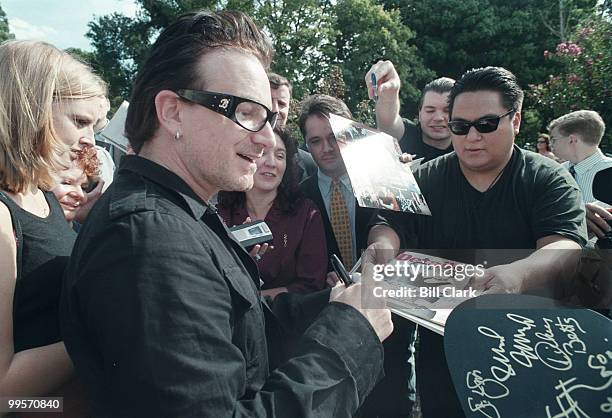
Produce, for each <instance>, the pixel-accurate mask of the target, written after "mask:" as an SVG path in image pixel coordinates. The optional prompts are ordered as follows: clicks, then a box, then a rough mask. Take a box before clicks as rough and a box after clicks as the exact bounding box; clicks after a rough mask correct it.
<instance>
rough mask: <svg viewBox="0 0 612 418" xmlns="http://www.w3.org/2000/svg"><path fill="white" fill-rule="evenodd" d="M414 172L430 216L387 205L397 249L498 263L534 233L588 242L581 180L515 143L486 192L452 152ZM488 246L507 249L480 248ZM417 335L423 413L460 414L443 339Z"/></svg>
mask: <svg viewBox="0 0 612 418" xmlns="http://www.w3.org/2000/svg"><path fill="white" fill-rule="evenodd" d="M414 174H415V178H416V180H417V182H418V184H419V186H420V188H421V191H422V193H423V195H424V196H425V200H426V201H427V204H428V205H429V208H430V210H431V213H432V216H424V215H415V214H395V213H391V212H387V213H386V214H385V215H384V217H382V216H380V217H379V223H384V222H388V223H389V224H390V226H391V227H393V228H394V229H395V231H396V232H397V233H398V235H400V238H401V241H402V243H401V246H402V248H409V249H421V250H423V251H422V252H424V253H430V254H434V255H439V256H442V257H445V258H449V259H454V260H459V261H463V262H469V263H474V264H476V263H482V262H483V259H484V260H488V261H489V262H492V261H493V263H492V264H502V263H508V262H511V261H514V260H516V259H519V258H524V257H525V256H527V255H529V253H530V252H532V251H531V250H533V249H535V248H536V242H537V240H538V239H540V238H543V237H545V236H548V235H561V236H563V237H565V238H568V239H571V240H573V241H576V242H578V243H579V244H580V245H584V244H585V243H586V226H585V212H584V208H583V207H582V205H581V197H580V190H579V189H578V185H577V184H576V182H575V181H574V179H573V178H572V177H571V176H570V174H569V173H568V172H567V170H565V169H563V167H561V166H560V165H559V164H557V163H556V162H554V161H553V160H551V159H549V158H547V157H543V156H541V155H539V154H536V153H533V152H530V151H524V150H521V149H520V148H518V147H517V146H515V147H514V151H513V154H512V157H511V159H510V161H509V162H508V164H507V166H506V167H505V169H504V171H503V173H502V174H501V176H500V177H499V180H498V181H497V182H496V183H495V184H494V185H493V186H492V187H491V188H490V189H489V190H487V191H486V192H480V191H478V190H476V189H474V188H473V187H472V186H471V185H470V184H469V182H468V181H467V179H466V178H465V176H464V175H463V172H462V171H461V168H460V167H459V160H458V158H457V154H456V153H455V152H452V153H450V154H447V155H445V156H443V157H440V158H437V159H435V160H433V161H430V162H428V163H427V164H424V165H421V166H420V167H419V168H418V169H417V170H416V172H415V173H414ZM490 249H505V251H481V250H490ZM508 249H512V250H529V249H531V250H529V251H508ZM474 250H476V251H474ZM495 259H497V260H495ZM489 265H491V264H489ZM419 338H420V347H419V356H418V358H419V361H418V362H417V375H418V376H419V379H418V386H419V394H420V399H421V407H422V410H423V415H424V416H436V417H437V416H440V417H442V416H444V417H447V416H448V417H451V416H452V417H462V416H464V415H463V411H462V410H461V406H460V404H459V400H458V399H457V397H456V395H455V391H454V389H453V385H452V383H451V377H450V375H449V373H448V367H447V365H446V359H445V356H444V350H443V343H442V338H441V337H440V336H439V335H437V334H434V333H433V332H431V331H429V330H426V329H422V330H419ZM440 399H443V400H444V402H440Z"/></svg>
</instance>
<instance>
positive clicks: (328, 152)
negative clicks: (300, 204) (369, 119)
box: [298, 94, 372, 270]
mask: <svg viewBox="0 0 612 418" xmlns="http://www.w3.org/2000/svg"><path fill="white" fill-rule="evenodd" d="M300 109H301V110H300V115H299V118H298V125H299V127H300V131H301V132H302V135H303V137H304V141H305V143H306V146H307V147H308V150H309V151H310V154H311V155H312V158H313V159H314V162H315V163H316V165H317V171H316V172H315V173H314V174H313V175H311V176H309V177H308V178H307V179H306V180H304V181H303V182H302V184H301V188H302V191H303V192H304V194H305V195H306V197H308V198H309V199H311V200H312V201H314V202H315V203H316V204H317V206H318V207H319V210H320V211H321V214H322V215H323V225H324V226H325V236H326V238H327V250H328V252H329V255H331V254H337V255H338V256H341V258H342V261H343V262H344V263H345V265H346V266H347V268H350V266H352V265H353V264H354V263H355V262H356V261H357V259H358V258H359V255H360V254H361V250H362V249H365V248H366V247H367V238H368V237H367V233H368V231H367V227H368V223H369V221H370V217H371V215H372V212H371V210H369V209H367V208H361V207H359V206H358V205H357V200H356V199H355V197H354V195H353V189H352V186H351V181H350V179H349V177H348V174H347V172H346V167H345V166H344V161H343V160H342V156H341V155H340V150H339V148H338V144H336V138H335V137H334V133H333V131H332V128H331V126H330V124H329V119H328V118H329V114H330V113H333V114H336V115H339V116H343V117H345V118H349V119H350V118H352V115H351V112H350V110H349V109H348V107H347V106H346V104H345V103H344V102H343V101H342V100H340V99H336V98H335V97H331V96H328V95H324V94H315V95H312V96H308V97H307V98H305V99H304V100H303V101H302V103H301V104H300ZM334 184H336V185H337V186H338V188H339V191H340V197H341V198H342V201H343V202H340V204H342V203H344V205H345V207H346V214H348V216H344V217H343V216H342V215H343V214H342V213H340V215H339V218H341V219H338V220H336V219H334V216H333V215H334V214H335V212H334V211H333V209H334V207H333V206H334V205H333V204H332V198H333V197H334V196H333V189H334ZM337 201H338V200H336V202H337ZM336 206H337V205H336ZM339 222H344V223H345V225H340V226H338V225H337V224H338V223H339ZM336 228H340V229H341V230H342V229H343V228H344V230H345V231H346V230H347V229H348V230H349V231H350V242H348V241H349V239H348V238H349V237H348V236H347V235H346V234H345V236H343V237H337V235H338V234H339V233H338V229H336ZM349 244H350V248H349ZM330 270H331V269H330Z"/></svg>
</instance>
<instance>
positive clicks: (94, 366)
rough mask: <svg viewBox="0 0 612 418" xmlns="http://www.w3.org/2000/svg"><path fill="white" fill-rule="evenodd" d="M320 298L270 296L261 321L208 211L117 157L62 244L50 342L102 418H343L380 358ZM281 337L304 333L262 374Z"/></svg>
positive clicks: (366, 330) (252, 271)
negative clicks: (107, 181) (57, 321)
mask: <svg viewBox="0 0 612 418" xmlns="http://www.w3.org/2000/svg"><path fill="white" fill-rule="evenodd" d="M328 298H329V291H322V292H317V293H312V294H310V295H308V296H302V295H292V294H283V295H280V296H278V297H277V298H276V299H275V303H274V306H273V308H274V311H272V310H271V309H270V308H269V306H268V305H267V304H266V303H262V302H261V300H260V297H259V276H258V274H257V267H256V265H255V262H254V261H253V260H252V259H251V258H250V256H249V255H248V254H247V253H246V252H245V251H244V250H243V249H242V247H241V246H240V244H239V243H238V242H237V241H235V240H233V239H232V238H231V237H230V235H229V233H228V231H227V228H226V227H225V225H224V224H223V223H222V221H221V219H220V218H219V216H218V214H217V213H216V211H215V210H214V209H213V208H212V207H210V206H209V205H207V204H206V203H204V202H203V201H201V200H200V199H199V198H198V196H197V195H196V194H195V193H194V192H193V191H192V190H191V189H190V188H189V187H188V186H187V185H186V184H185V183H184V182H183V180H181V179H180V178H179V177H178V176H176V175H175V174H174V173H172V172H170V171H168V170H166V169H165V168H163V167H161V166H160V165H157V164H155V163H153V162H151V161H149V160H146V159H144V158H141V157H137V156H127V157H126V158H125V160H124V162H123V163H122V167H121V169H120V170H119V174H118V176H117V177H116V179H115V181H114V182H113V184H112V185H111V186H110V188H109V189H108V190H107V191H106V193H105V194H104V195H103V196H102V197H101V199H100V200H99V201H98V202H97V204H96V206H95V207H94V209H93V210H92V212H91V213H90V214H89V217H88V219H87V222H86V223H85V225H84V226H83V229H82V230H81V232H80V235H79V238H78V239H77V242H76V244H75V248H74V251H73V254H72V257H71V260H70V264H69V267H68V269H67V272H66V276H65V280H64V293H63V296H62V304H61V308H62V310H61V315H62V331H63V334H64V341H65V343H66V347H67V349H68V352H69V353H70V356H71V358H72V359H73V361H74V363H75V366H76V370H77V373H78V375H79V377H80V379H81V381H82V382H83V383H84V385H85V386H86V389H87V390H88V391H89V393H90V395H91V396H92V398H93V400H94V404H95V407H96V409H97V412H98V414H99V415H102V416H119V415H121V416H151V417H153V416H163V417H181V416H197V417H215V418H216V417H229V416H249V417H253V416H279V417H291V416H315V415H316V416H347V417H348V416H350V414H352V413H353V412H354V411H355V410H356V409H357V406H358V404H359V402H361V401H362V400H363V398H364V397H365V395H366V394H367V393H368V392H369V391H370V390H371V388H372V386H373V385H374V384H375V382H376V379H377V377H378V376H379V374H380V370H381V365H382V347H381V344H380V342H379V341H378V338H377V336H376V334H375V333H374V331H373V330H372V328H371V326H370V325H369V323H368V322H367V321H366V320H365V318H364V317H363V316H362V315H361V314H359V313H357V312H356V311H355V310H354V309H353V308H351V307H349V306H348V305H344V304H339V303H331V304H328V303H327V300H328ZM264 317H265V320H264ZM315 318H316V319H315ZM307 327H308V329H307V330H306V328H307ZM290 330H291V331H295V332H303V331H305V330H306V331H305V332H304V334H303V335H302V338H301V340H300V341H299V342H298V343H297V344H296V349H295V352H294V353H293V354H292V356H291V357H290V358H289V359H282V361H283V364H282V366H281V367H279V368H278V369H276V370H272V371H271V369H272V368H273V367H274V365H272V366H269V365H270V364H271V363H270V360H269V358H268V354H269V352H271V351H273V349H276V347H277V344H282V343H283V341H281V340H279V339H277V340H274V341H273V340H270V338H271V336H272V331H274V335H275V336H277V337H278V336H283V335H285V334H284V332H287V333H288V332H289V331H290ZM266 331H268V333H266ZM272 360H273V363H272V364H276V362H274V360H275V359H274V358H273V359H272ZM284 360H286V361H284Z"/></svg>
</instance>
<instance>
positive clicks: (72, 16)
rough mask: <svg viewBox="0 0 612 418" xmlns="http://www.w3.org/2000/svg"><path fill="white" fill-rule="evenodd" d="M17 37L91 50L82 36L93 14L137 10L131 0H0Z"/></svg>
mask: <svg viewBox="0 0 612 418" xmlns="http://www.w3.org/2000/svg"><path fill="white" fill-rule="evenodd" d="M0 5H1V6H2V9H3V10H4V12H5V13H6V15H7V17H8V20H9V27H10V30H11V32H12V33H14V34H15V37H16V38H17V39H38V40H43V41H47V42H49V43H51V44H53V45H55V46H57V47H59V48H62V49H64V48H69V47H75V48H81V49H84V50H87V51H91V50H92V48H91V46H90V45H89V40H88V39H87V38H85V33H86V32H87V23H88V22H90V21H91V20H93V17H94V16H103V15H106V14H109V13H113V12H119V13H123V14H125V15H126V16H134V15H135V14H136V9H137V7H136V4H135V2H134V1H133V0H0Z"/></svg>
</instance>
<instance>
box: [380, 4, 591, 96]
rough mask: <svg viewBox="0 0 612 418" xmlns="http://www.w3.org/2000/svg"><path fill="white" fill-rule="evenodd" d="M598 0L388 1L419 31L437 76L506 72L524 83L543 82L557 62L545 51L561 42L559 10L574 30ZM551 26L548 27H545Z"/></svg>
mask: <svg viewBox="0 0 612 418" xmlns="http://www.w3.org/2000/svg"><path fill="white" fill-rule="evenodd" d="M596 2H597V1H596V0H512V1H501V0H428V1H421V0H385V1H383V3H384V4H385V7H387V8H389V9H393V8H398V9H399V10H400V12H401V14H402V18H403V21H404V23H405V24H406V25H407V26H409V27H410V28H411V29H412V30H414V31H415V32H416V33H417V36H416V38H415V44H416V46H417V48H418V49H419V51H420V56H421V57H422V58H423V61H424V62H425V65H426V66H427V67H428V68H431V69H432V70H434V71H435V72H436V74H437V75H438V76H449V77H453V78H457V77H459V76H460V75H461V74H463V73H464V72H465V71H467V70H469V69H470V68H475V67H484V66H487V65H496V66H502V67H505V68H508V69H509V70H511V71H512V72H513V73H515V74H516V75H517V77H518V78H519V80H520V81H521V82H523V83H524V84H527V83H528V82H532V81H536V80H543V79H544V78H545V77H546V76H547V74H549V73H550V71H552V70H554V69H555V65H554V64H555V63H552V62H550V61H547V60H545V59H544V57H542V53H541V51H542V50H544V49H549V48H551V47H552V46H553V45H555V44H556V43H558V42H559V39H558V38H557V36H558V35H557V34H555V33H553V32H552V31H551V29H550V28H557V27H558V26H559V22H558V19H559V17H558V15H559V7H562V9H563V10H564V13H565V15H566V16H569V19H566V20H565V23H566V25H568V26H570V27H573V26H575V25H576V24H577V22H578V20H579V18H580V17H581V16H584V14H586V13H587V12H588V11H589V10H590V11H592V10H593V8H594V7H595V4H596ZM547 26H548V27H547Z"/></svg>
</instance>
